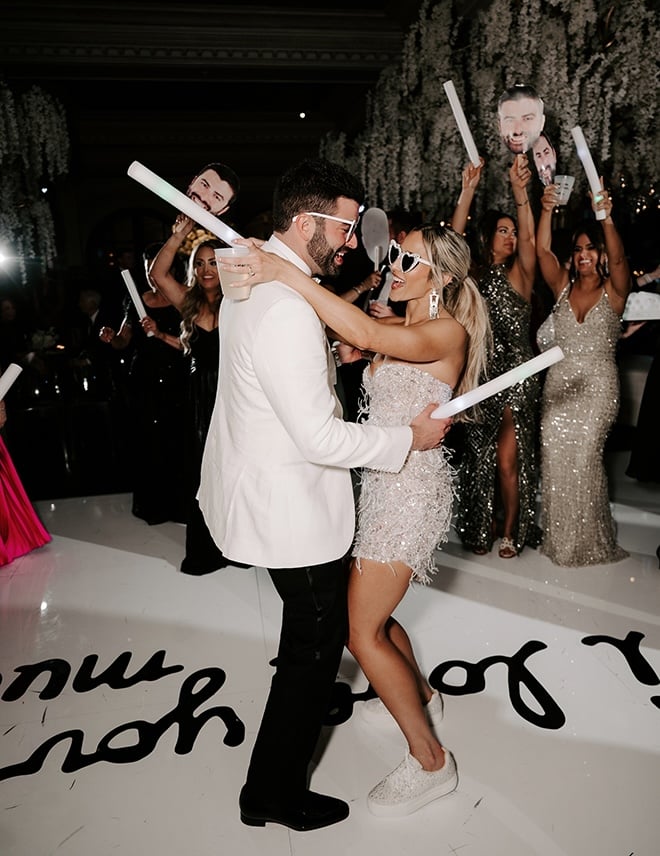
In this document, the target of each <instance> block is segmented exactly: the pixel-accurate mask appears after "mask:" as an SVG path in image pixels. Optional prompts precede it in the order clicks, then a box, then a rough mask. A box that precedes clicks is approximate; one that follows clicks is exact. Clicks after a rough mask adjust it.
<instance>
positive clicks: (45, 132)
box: [0, 82, 69, 284]
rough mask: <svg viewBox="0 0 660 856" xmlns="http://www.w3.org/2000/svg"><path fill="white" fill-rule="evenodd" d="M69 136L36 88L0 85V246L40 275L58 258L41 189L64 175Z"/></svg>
mask: <svg viewBox="0 0 660 856" xmlns="http://www.w3.org/2000/svg"><path fill="white" fill-rule="evenodd" d="M68 158H69V135H68V131H67V127H66V119H65V115H64V110H63V109H62V106H61V105H60V104H59V102H57V101H56V100H55V99H54V98H52V97H51V96H50V95H48V94H47V93H45V92H44V91H43V90H41V89H40V88H39V87H36V86H33V87H32V88H31V89H29V90H28V91H27V92H24V93H23V94H22V95H19V96H14V94H13V93H12V91H11V90H10V89H9V87H8V86H7V85H6V84H5V83H2V82H0V166H1V169H0V242H1V243H2V244H3V245H5V246H6V248H7V249H9V251H10V253H11V255H12V256H13V257H15V258H16V259H17V260H18V265H19V270H20V274H21V280H22V282H23V284H26V282H27V267H26V259H30V258H36V259H38V260H39V263H40V267H41V269H42V271H45V270H46V269H47V268H49V267H51V266H52V264H53V262H54V261H55V257H56V253H57V250H56V246H55V226H54V223H53V217H52V213H51V210H50V205H49V204H48V201H47V198H46V197H45V196H44V194H43V193H42V190H41V188H42V185H43V184H44V183H45V182H46V181H53V180H54V179H56V178H58V177H59V176H61V175H64V174H65V173H66V171H67V166H68Z"/></svg>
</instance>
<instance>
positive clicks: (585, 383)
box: [537, 185, 631, 567]
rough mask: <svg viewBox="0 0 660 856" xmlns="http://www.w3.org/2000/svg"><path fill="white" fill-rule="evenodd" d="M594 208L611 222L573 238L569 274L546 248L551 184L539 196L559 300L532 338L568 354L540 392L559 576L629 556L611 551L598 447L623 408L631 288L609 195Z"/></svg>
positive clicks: (544, 478)
mask: <svg viewBox="0 0 660 856" xmlns="http://www.w3.org/2000/svg"><path fill="white" fill-rule="evenodd" d="M592 204H593V206H594V210H595V211H597V210H604V211H605V212H606V214H607V216H606V218H605V219H604V220H602V221H596V220H588V221H585V222H584V223H583V224H581V225H580V226H579V227H578V228H577V229H576V231H575V233H574V238H573V253H572V258H571V267H570V271H567V270H566V269H565V268H564V267H563V266H562V265H560V264H559V261H558V260H557V258H556V256H555V255H554V253H553V252H552V251H551V249H550V245H551V239H552V235H551V220H552V211H553V208H554V206H555V205H556V190H555V187H554V185H550V186H548V187H546V189H545V191H544V193H543V200H542V205H543V210H542V213H541V217H540V220H539V228H538V234H537V252H538V259H539V265H540V269H541V274H542V276H543V278H544V280H545V281H546V282H547V284H548V286H549V287H550V288H551V289H552V292H553V294H554V295H555V299H556V301H557V302H556V303H555V306H554V309H553V310H552V312H551V313H550V316H549V317H548V318H547V319H546V321H544V322H543V324H542V325H541V327H540V328H539V331H538V334H537V338H538V342H539V346H540V347H541V348H542V349H543V350H546V349H547V348H549V347H551V346H552V345H555V344H556V345H559V346H560V347H561V349H562V351H563V352H564V359H563V360H561V361H560V362H559V363H556V364H555V365H553V366H551V367H550V368H549V369H548V373H547V377H546V379H545V384H544V389H543V403H542V415H541V482H542V501H541V509H542V524H543V528H544V538H543V547H542V552H543V553H544V554H545V555H546V556H548V558H550V559H551V561H552V562H554V563H555V564H556V565H563V566H565V567H583V566H586V565H600V564H604V563H608V562H617V561H619V560H620V559H623V558H625V556H627V555H628V554H627V553H626V552H625V551H624V550H622V549H621V547H619V546H618V544H617V543H616V535H615V527H614V521H613V519H612V514H611V511H610V504H609V497H608V486H607V476H606V473H605V468H604V465H603V448H604V445H605V440H606V438H607V434H608V432H609V430H610V428H611V427H612V424H613V423H614V420H615V419H616V415H617V411H618V409H619V378H618V371H617V366H616V363H615V348H616V343H617V340H618V338H619V336H620V334H621V315H622V313H623V309H624V306H625V302H626V298H627V297H628V293H629V291H630V287H631V279H630V270H629V268H628V262H627V261H626V257H625V252H624V248H623V243H622V241H621V238H620V237H619V234H618V232H617V230H616V227H615V225H614V222H613V221H612V216H611V212H612V201H611V199H610V197H609V194H608V193H607V192H606V191H604V190H602V191H601V193H600V195H599V196H596V197H595V199H594V201H593V202H592ZM600 222H602V227H601V225H600Z"/></svg>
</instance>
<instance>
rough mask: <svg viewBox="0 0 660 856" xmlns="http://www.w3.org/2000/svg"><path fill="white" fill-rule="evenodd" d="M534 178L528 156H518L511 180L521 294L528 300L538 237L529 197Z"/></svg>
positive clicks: (531, 286) (510, 176)
mask: <svg viewBox="0 0 660 856" xmlns="http://www.w3.org/2000/svg"><path fill="white" fill-rule="evenodd" d="M531 177H532V173H531V170H530V168H529V163H528V161H527V156H526V155H516V158H515V160H514V162H513V164H512V166H511V169H510V170H509V180H510V181H511V189H512V191H513V201H514V202H515V204H516V221H517V227H518V255H517V265H516V267H517V268H518V271H519V282H518V283H516V284H517V285H518V286H519V290H520V293H521V294H522V296H523V297H524V298H525V299H526V300H531V298H532V289H533V287H534V275H535V273H536V237H535V235H534V215H533V214H532V208H531V206H530V204H529V198H528V196H527V185H528V184H529V181H530V179H531Z"/></svg>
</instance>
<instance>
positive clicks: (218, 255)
mask: <svg viewBox="0 0 660 856" xmlns="http://www.w3.org/2000/svg"><path fill="white" fill-rule="evenodd" d="M249 252H250V250H249V248H248V247H243V246H240V245H238V246H235V247H221V248H220V249H218V250H215V260H216V262H217V265H218V275H219V277H220V288H221V290H222V294H223V297H226V298H228V299H229V300H247V298H248V297H249V296H250V292H251V291H252V283H251V282H250V280H247V281H246V274H248V273H249V270H247V269H245V270H244V272H243V271H233V270H223V269H222V266H221V262H222V261H231V262H238V263H240V259H241V256H247V255H248V253H249ZM233 283H236V285H233Z"/></svg>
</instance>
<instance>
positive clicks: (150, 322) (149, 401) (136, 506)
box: [99, 243, 186, 525]
mask: <svg viewBox="0 0 660 856" xmlns="http://www.w3.org/2000/svg"><path fill="white" fill-rule="evenodd" d="M161 246H162V243H160V244H150V245H149V246H148V247H147V248H146V249H145V250H144V253H143V256H142V258H143V261H144V264H145V268H148V266H149V264H150V263H151V261H152V260H153V258H154V257H155V255H156V253H157V252H158V250H159V249H160V248H161ZM147 281H148V282H149V286H150V288H149V290H148V291H146V292H144V293H143V294H142V295H141V297H142V302H143V303H144V305H145V308H146V310H147V313H148V316H147V317H146V318H145V319H144V320H143V321H142V322H141V321H140V319H139V318H138V315H137V312H136V310H135V307H134V306H133V303H132V301H131V300H130V298H128V297H127V298H126V301H125V302H124V309H125V314H124V319H123V321H122V323H121V326H120V328H119V331H118V332H115V331H114V330H113V329H112V328H111V327H107V326H105V327H102V328H101V330H100V332H99V338H100V339H101V341H103V342H107V343H108V344H110V346H111V347H112V348H113V349H115V350H117V351H125V352H127V354H128V353H130V370H129V375H128V413H129V422H128V430H129V433H130V438H131V442H130V448H131V457H132V461H131V473H132V477H133V508H132V511H133V514H134V515H135V516H136V517H139V518H141V519H142V520H145V521H146V522H147V523H148V524H149V525H154V524H158V523H164V522H165V521H167V520H173V521H175V522H177V523H185V522H186V515H185V509H184V502H183V497H182V485H183V482H182V478H183V476H182V475H181V474H180V470H179V468H178V467H173V466H172V462H173V461H175V460H177V458H178V456H179V454H180V449H181V433H182V430H183V413H184V401H185V389H186V367H185V363H184V358H183V345H182V344H181V340H180V338H179V327H180V324H181V318H180V315H179V312H178V311H177V309H175V308H174V306H172V304H171V303H170V301H169V300H168V299H167V297H165V295H163V294H161V293H160V292H159V291H158V289H157V288H156V286H155V284H153V283H152V282H151V281H150V280H149V277H148V274H147ZM129 349H130V352H129Z"/></svg>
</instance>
